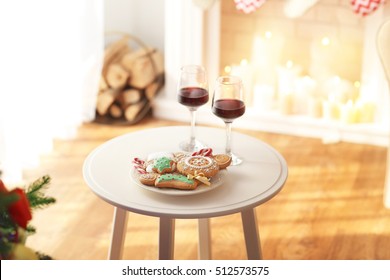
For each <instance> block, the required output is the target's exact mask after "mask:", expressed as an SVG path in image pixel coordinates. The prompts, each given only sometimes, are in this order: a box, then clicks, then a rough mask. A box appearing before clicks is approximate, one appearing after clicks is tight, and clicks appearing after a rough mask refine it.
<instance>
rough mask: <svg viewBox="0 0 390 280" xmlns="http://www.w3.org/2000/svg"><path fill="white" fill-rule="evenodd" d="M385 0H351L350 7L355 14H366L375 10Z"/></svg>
mask: <svg viewBox="0 0 390 280" xmlns="http://www.w3.org/2000/svg"><path fill="white" fill-rule="evenodd" d="M385 2H386V1H385V0H352V1H351V4H352V9H353V11H354V12H355V13H356V14H360V15H362V16H366V15H368V14H371V13H372V12H373V11H375V10H376V9H377V8H378V7H379V6H380V5H382V4H384V3H385Z"/></svg>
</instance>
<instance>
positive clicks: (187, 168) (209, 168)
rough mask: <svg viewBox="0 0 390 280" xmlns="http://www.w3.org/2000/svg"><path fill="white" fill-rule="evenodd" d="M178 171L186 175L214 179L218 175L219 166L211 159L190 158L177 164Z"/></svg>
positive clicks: (201, 157)
mask: <svg viewBox="0 0 390 280" xmlns="http://www.w3.org/2000/svg"><path fill="white" fill-rule="evenodd" d="M177 170H178V171H179V172H180V173H182V174H184V175H193V176H196V175H200V174H202V175H203V176H205V177H207V178H211V177H213V176H214V175H215V174H217V173H218V170H219V166H218V164H217V162H216V161H215V160H214V159H213V158H211V157H204V156H189V157H185V158H182V159H181V160H180V161H179V162H178V163H177Z"/></svg>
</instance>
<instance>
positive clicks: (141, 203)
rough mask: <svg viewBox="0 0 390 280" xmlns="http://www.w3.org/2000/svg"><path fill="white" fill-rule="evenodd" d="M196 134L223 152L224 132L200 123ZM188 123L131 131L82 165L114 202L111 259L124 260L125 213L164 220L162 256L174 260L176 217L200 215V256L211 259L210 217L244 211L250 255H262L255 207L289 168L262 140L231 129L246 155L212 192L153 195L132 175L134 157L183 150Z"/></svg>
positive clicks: (279, 185)
mask: <svg viewBox="0 0 390 280" xmlns="http://www.w3.org/2000/svg"><path fill="white" fill-rule="evenodd" d="M196 131H197V138H198V139H200V140H201V141H203V142H205V143H206V144H207V145H208V146H209V147H211V148H212V149H213V153H214V154H217V153H223V151H224V146H225V139H226V136H225V130H223V129H218V128H208V127H201V126H198V127H197V128H196ZM189 132H190V130H189V127H186V126H170V127H160V128H153V129H147V130H142V131H137V132H133V133H128V134H125V135H122V136H119V137H116V138H113V139H111V140H109V141H107V142H105V143H104V144H102V145H100V146H99V147H97V148H96V149H95V150H93V151H92V152H91V153H90V154H89V155H88V157H87V158H86V160H85V162H84V166H83V174H84V180H85V181H86V183H87V184H88V186H89V187H90V188H91V190H92V191H93V192H94V193H95V194H97V195H98V196H99V197H100V198H102V199H103V200H105V201H106V202H108V203H110V204H112V205H113V206H115V212H114V225H113V232H112V239H111V246H110V250H109V259H120V258H121V257H122V250H123V245H124V240H125V233H126V226H127V213H128V212H127V211H131V212H134V213H139V214H144V215H149V216H156V217H159V218H160V228H159V231H160V233H159V234H160V236H159V259H172V258H173V246H174V225H175V219H177V218H180V219H199V258H200V259H209V258H210V256H211V255H210V248H211V244H210V231H209V220H208V218H211V217H217V216H222V215H228V214H233V213H241V218H242V222H243V229H244V236H245V242H246V249H247V256H248V259H261V258H262V254H261V245H260V238H259V234H258V226H257V219H256V213H255V211H254V208H255V207H256V206H258V205H260V204H262V203H264V202H266V201H268V200H269V199H271V198H272V197H273V196H275V195H276V194H277V193H278V192H279V191H280V190H281V189H282V187H283V185H284V183H285V181H286V179H287V173H288V168H287V164H286V161H285V160H284V158H283V157H282V156H281V155H280V154H279V153H278V152H277V151H276V150H275V149H273V148H272V147H271V146H269V145H267V144H265V143H264V142H262V141H260V140H258V139H256V138H253V137H250V136H247V135H244V134H242V133H237V132H233V136H232V137H233V145H232V150H233V152H234V153H236V154H237V155H239V156H240V157H241V158H242V159H243V163H242V164H241V165H239V166H230V167H228V168H227V176H226V178H225V180H224V182H223V184H222V185H221V186H220V187H218V188H215V189H213V190H211V191H208V192H204V193H199V194H194V195H185V196H180V197H178V196H172V195H167V194H160V193H155V192H152V191H149V190H146V189H144V188H141V187H140V186H138V185H137V184H136V183H135V181H134V180H133V179H132V178H131V174H132V172H133V164H132V159H133V158H135V157H139V158H146V157H147V155H148V154H151V153H154V152H160V151H169V152H176V151H180V149H179V143H180V141H182V140H183V139H185V138H187V137H189Z"/></svg>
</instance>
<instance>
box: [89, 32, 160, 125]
mask: <svg viewBox="0 0 390 280" xmlns="http://www.w3.org/2000/svg"><path fill="white" fill-rule="evenodd" d="M106 42H107V45H106V48H105V53H104V64H103V69H102V76H101V79H100V85H99V94H98V97H97V104H96V118H95V121H96V122H98V123H104V124H117V125H131V124H135V123H137V122H139V121H140V120H142V119H143V118H144V117H145V116H146V115H147V114H148V113H149V112H150V111H151V109H152V104H153V100H154V98H155V96H156V95H157V93H158V92H159V90H160V89H161V87H162V86H163V85H164V57H163V55H162V53H161V52H159V51H158V50H157V49H155V48H151V47H148V46H146V45H145V44H144V43H143V42H142V41H141V40H140V39H138V38H137V37H135V36H132V35H130V34H126V33H120V32H110V33H107V34H106Z"/></svg>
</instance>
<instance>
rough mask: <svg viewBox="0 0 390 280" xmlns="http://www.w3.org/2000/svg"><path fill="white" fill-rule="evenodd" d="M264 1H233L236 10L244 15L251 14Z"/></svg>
mask: <svg viewBox="0 0 390 280" xmlns="http://www.w3.org/2000/svg"><path fill="white" fill-rule="evenodd" d="M265 1H266V0H234V2H235V3H236V8H237V10H239V11H243V12H244V13H246V14H249V13H252V12H254V11H256V10H257V9H258V8H260V7H261V6H262V5H263V4H264V3H265Z"/></svg>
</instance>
